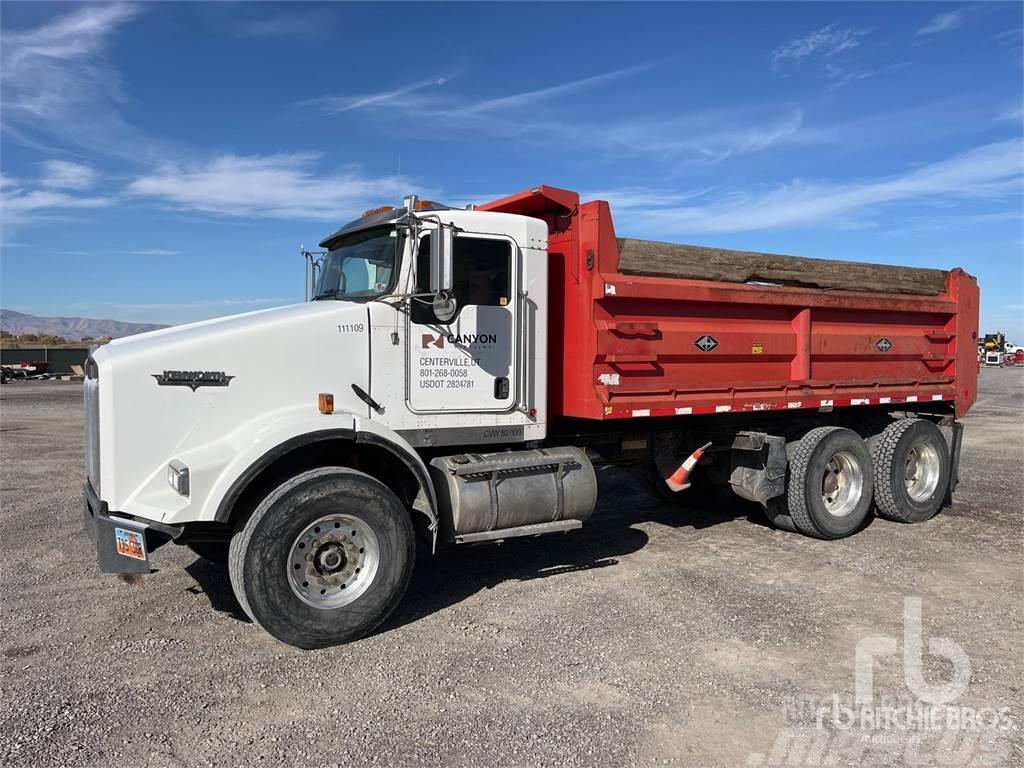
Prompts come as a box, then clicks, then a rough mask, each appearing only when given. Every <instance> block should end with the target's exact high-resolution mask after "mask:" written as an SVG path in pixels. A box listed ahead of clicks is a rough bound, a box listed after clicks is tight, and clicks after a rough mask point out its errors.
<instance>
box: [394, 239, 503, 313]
mask: <svg viewBox="0 0 1024 768" xmlns="http://www.w3.org/2000/svg"><path fill="white" fill-rule="evenodd" d="M430 237H431V236H430V235H427V236H426V237H424V238H423V239H422V240H421V241H420V249H419V253H418V254H417V255H416V293H429V292H430ZM511 264H512V249H511V247H510V246H509V243H508V241H507V240H485V239H482V238H477V237H456V238H455V250H454V252H453V254H452V266H453V272H454V274H453V275H452V292H453V293H454V294H455V301H456V302H457V305H458V308H459V311H460V312H461V311H462V308H463V307H465V306H469V305H476V306H490V307H504V306H507V305H508V304H509V302H511V300H512V295H511V293H512V279H511ZM424 298H425V297H424ZM456 317H458V315H456ZM412 321H413V322H414V323H420V324H422V325H437V324H441V323H440V321H439V320H438V319H437V317H435V315H434V310H433V308H431V306H430V304H424V303H423V300H419V301H413V303H412ZM452 321H454V318H453V320H452Z"/></svg>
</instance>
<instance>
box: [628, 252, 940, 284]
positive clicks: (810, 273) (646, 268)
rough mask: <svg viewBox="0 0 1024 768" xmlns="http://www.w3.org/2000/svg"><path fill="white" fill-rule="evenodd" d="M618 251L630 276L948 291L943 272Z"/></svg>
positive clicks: (753, 256)
mask: <svg viewBox="0 0 1024 768" xmlns="http://www.w3.org/2000/svg"><path fill="white" fill-rule="evenodd" d="M618 246H619V271H620V272H621V273H622V274H624V275H646V276H650V277H681V278H688V279H691V280H715V281H718V282H725V283H772V284H776V285H789V286H801V287H807V288H824V289H831V290H843V291H871V292H878V293H911V294H919V295H922V296H938V295H939V294H941V293H943V292H944V291H945V290H946V273H945V272H943V271H942V270H940V269H919V268H915V267H897V266H892V265H889V264H864V263H859V262H853V261H833V260H830V259H809V258H804V257H800V256H783V255H781V254H777V253H756V252H753V251H733V250H727V249H725V248H708V247H705V246H700V245H679V244H676V243H662V242H658V241H655V240H632V239H629V238H618Z"/></svg>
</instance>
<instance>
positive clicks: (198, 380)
mask: <svg viewBox="0 0 1024 768" xmlns="http://www.w3.org/2000/svg"><path fill="white" fill-rule="evenodd" d="M151 375H152V376H153V378H154V379H156V383H157V384H159V385H160V386H161V387H188V388H189V389H191V390H192V391H193V392H195V391H196V390H197V389H199V388H200V387H226V386H227V385H228V384H230V383H231V380H232V379H233V378H235V377H234V376H228V375H226V374H225V373H224V371H164V372H163V373H154V374H151Z"/></svg>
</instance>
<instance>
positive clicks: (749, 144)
mask: <svg viewBox="0 0 1024 768" xmlns="http://www.w3.org/2000/svg"><path fill="white" fill-rule="evenodd" d="M533 128H534V129H535V130H536V131H537V132H538V134H539V136H541V137H547V138H550V137H551V136H564V137H565V138H566V139H567V140H568V139H572V141H573V142H574V145H577V146H582V147H586V148H592V149H597V150H599V151H601V152H603V153H605V154H608V155H611V156H626V157H628V156H641V155H651V156H656V157H659V158H661V159H662V160H665V161H670V162H672V163H699V164H708V163H718V162H722V161H723V160H727V159H729V158H732V157H738V156H742V155H750V154H755V153H757V152H762V151H764V150H766V149H768V148H770V147H777V146H781V145H786V144H794V143H800V142H813V141H815V140H816V139H815V133H814V132H813V131H808V130H805V128H804V116H803V112H802V111H801V110H799V109H789V110H783V111H780V112H778V113H776V114H760V113H759V111H758V110H751V109H743V110H738V111H712V112H703V113H701V112H696V113H693V114H690V115H687V116H686V117H682V118H673V119H658V118H653V117H646V118H640V119H633V120H628V121H625V122H620V123H609V124H603V125H601V124H594V125H593V126H592V129H593V130H588V131H581V130H580V129H579V126H578V125H575V124H571V123H562V124H553V123H544V124H537V125H535V126H533Z"/></svg>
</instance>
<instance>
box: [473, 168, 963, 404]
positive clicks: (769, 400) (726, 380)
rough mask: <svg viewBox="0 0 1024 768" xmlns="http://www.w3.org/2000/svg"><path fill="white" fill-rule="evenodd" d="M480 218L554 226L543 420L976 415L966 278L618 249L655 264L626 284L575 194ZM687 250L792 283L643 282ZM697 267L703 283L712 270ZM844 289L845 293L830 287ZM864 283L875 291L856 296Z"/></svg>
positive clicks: (539, 191) (542, 197) (609, 239)
mask: <svg viewBox="0 0 1024 768" xmlns="http://www.w3.org/2000/svg"><path fill="white" fill-rule="evenodd" d="M479 208H480V210H492V211H504V212H507V213H518V214H523V215H527V216H534V217H536V218H540V219H542V220H544V221H546V222H547V224H548V230H549V244H548V250H549V252H550V254H551V267H550V277H551V282H550V288H549V299H550V305H551V309H550V315H549V329H550V364H549V367H548V375H549V381H550V386H549V402H548V405H549V409H550V411H551V415H552V416H559V415H564V416H573V417H580V418H587V419H614V418H633V417H647V416H676V415H688V414H701V413H721V412H741V411H765V410H786V409H794V410H797V409H815V410H817V409H820V408H829V407H840V406H856V405H877V404H901V403H918V404H919V403H923V402H929V403H932V402H934V403H935V405H936V407H938V408H939V409H948V410H950V411H952V410H953V408H954V407H955V411H956V413H957V414H958V415H962V414H964V413H965V412H966V411H967V409H968V408H969V407H970V406H971V404H972V403H973V402H974V399H975V393H976V390H977V377H978V362H977V333H978V286H977V283H976V281H975V279H974V278H973V277H972V276H971V275H968V274H967V273H966V272H964V271H963V270H961V269H954V270H952V271H949V272H942V273H940V272H937V271H935V270H912V269H908V268H897V267H879V268H878V269H877V270H874V271H873V272H872V273H871V274H872V277H867V275H866V273H865V272H864V269H865V267H864V266H863V265H847V266H849V267H850V270H848V271H847V272H846V273H844V272H843V269H842V268H841V267H842V266H843V265H842V263H837V262H825V261H812V260H806V259H795V258H791V257H777V256H774V255H771V254H741V253H737V252H727V251H713V250H711V249H699V248H691V249H690V250H689V251H687V250H686V249H687V248H688V247H686V246H672V245H669V244H659V243H646V244H645V243H643V241H625V243H639V244H640V246H639V250H640V251H641V253H642V254H643V255H645V256H647V255H649V252H650V253H654V256H653V257H650V258H648V261H647V262H644V261H643V260H640V261H639V262H636V263H639V264H640V266H639V267H637V266H636V263H634V262H630V263H629V264H628V265H626V266H629V267H630V269H629V270H628V271H629V272H630V274H626V273H625V272H624V271H623V265H621V264H620V244H619V243H618V242H617V241H616V236H615V230H614V227H613V226H612V217H611V211H610V208H609V206H608V203H606V202H604V201H600V200H599V201H594V202H589V203H580V201H579V196H578V195H577V194H576V193H574V192H569V191H566V190H561V189H556V188H553V187H537V188H535V189H531V190H527V191H525V192H522V193H519V194H517V195H512V196H510V197H506V198H503V199H501V200H497V201H495V202H493V203H488V204H486V205H482V206H480V207H479ZM646 246H649V248H647V250H646V251H645V250H644V248H645V247H646ZM660 246H664V248H663V249H662V250H660V251H659V250H658V249H659V247H660ZM626 248H627V245H626V244H623V245H622V249H623V252H625V250H626ZM631 253H632V252H631ZM687 253H689V254H690V255H691V259H690V260H691V261H704V260H707V261H708V262H709V263H710V262H711V261H713V260H714V259H717V258H719V257H720V256H721V255H722V254H726V256H724V257H722V258H723V259H724V260H725V261H724V263H726V266H729V259H730V258H733V261H736V260H737V259H739V260H740V261H742V259H744V258H746V259H748V260H750V259H753V260H754V261H755V262H756V263H758V264H768V265H769V266H768V267H765V268H764V269H765V270H768V269H774V270H775V272H773V273H772V274H782V275H784V277H785V278H786V279H784V280H782V282H783V283H784V284H773V285H765V284H763V282H764V280H761V279H758V281H757V283H751V282H726V281H725V280H723V279H714V280H709V279H691V278H685V277H675V276H667V275H665V274H660V275H658V274H638V272H642V271H644V269H645V267H644V264H652V265H653V266H651V267H650V268H649V271H650V272H652V273H655V272H661V273H665V272H666V271H668V272H672V273H673V274H675V273H680V274H686V273H687V271H688V268H687V265H686V264H685V263H682V262H685V261H686V260H687V257H686V255H687ZM705 253H706V254H707V256H706V257H705V256H704V254H705ZM694 254H696V255H694ZM729 254H734V255H735V256H734V257H730V256H729ZM760 257H763V258H760ZM673 258H675V259H677V261H678V262H680V263H677V264H674V265H673V264H672V263H671V260H672V259H673ZM651 259H653V261H652V260H651ZM658 259H660V260H661V261H658ZM786 259H790V261H791V262H792V265H791V264H790V262H787V261H785V260H786ZM666 260H668V263H669V266H668V268H667V269H666V267H665V263H666ZM655 262H657V263H655ZM715 263H716V264H717V263H718V262H715ZM816 264H817V265H820V266H821V267H822V269H821V272H822V274H823V275H824V274H826V273H828V274H829V275H832V276H833V277H834V276H835V274H838V275H839V277H838V278H836V279H834V280H833V279H830V280H825V279H823V280H821V281H820V282H821V283H823V284H827V285H829V286H830V287H829V288H823V287H813V286H812V285H808V282H811V283H813V280H814V278H813V276H812V277H811V278H808V277H806V274H807V269H808V267H810V269H811V271H812V273H813V271H814V266H815V265H816ZM692 266H693V267H694V268H693V269H690V270H689V271H690V272H693V273H696V274H704V273H706V271H707V264H703V263H702V264H694V265H692ZM790 266H792V270H791V269H790ZM676 267H678V269H677V268H676ZM697 267H699V268H697ZM798 268H799V269H798ZM793 270H796V271H799V270H804V271H803V273H802V274H804V275H805V276H804V277H800V275H796V276H795V277H794V274H791V273H793ZM886 270H889V271H886ZM755 271H757V270H756V269H755ZM726 272H729V270H726ZM833 273H834V274H833ZM844 274H845V275H846V276H845V278H844V277H843V275H844ZM889 274H891V275H892V286H893V288H892V291H887V289H886V288H885V286H886V285H887V283H882V284H881V287H880V285H879V284H878V278H877V276H878V275H881V276H882V277H883V278H885V277H886V276H887V275H889ZM858 275H859V277H858ZM851 276H852V277H851ZM767 279H768V278H765V280H767ZM843 279H845V280H846V281H847V283H848V285H847V286H846V287H845V289H837V288H836V287H835V286H836V285H842V284H843V283H842V280H843ZM929 281H930V282H929ZM869 283H870V284H871V290H862V289H860V288H862V284H863V285H868V284H869ZM922 286H923V287H922ZM929 286H930V287H929ZM853 288H857V289H856V290H854V289H853ZM901 290H902V291H906V292H902V293H901V292H898V291H901Z"/></svg>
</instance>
